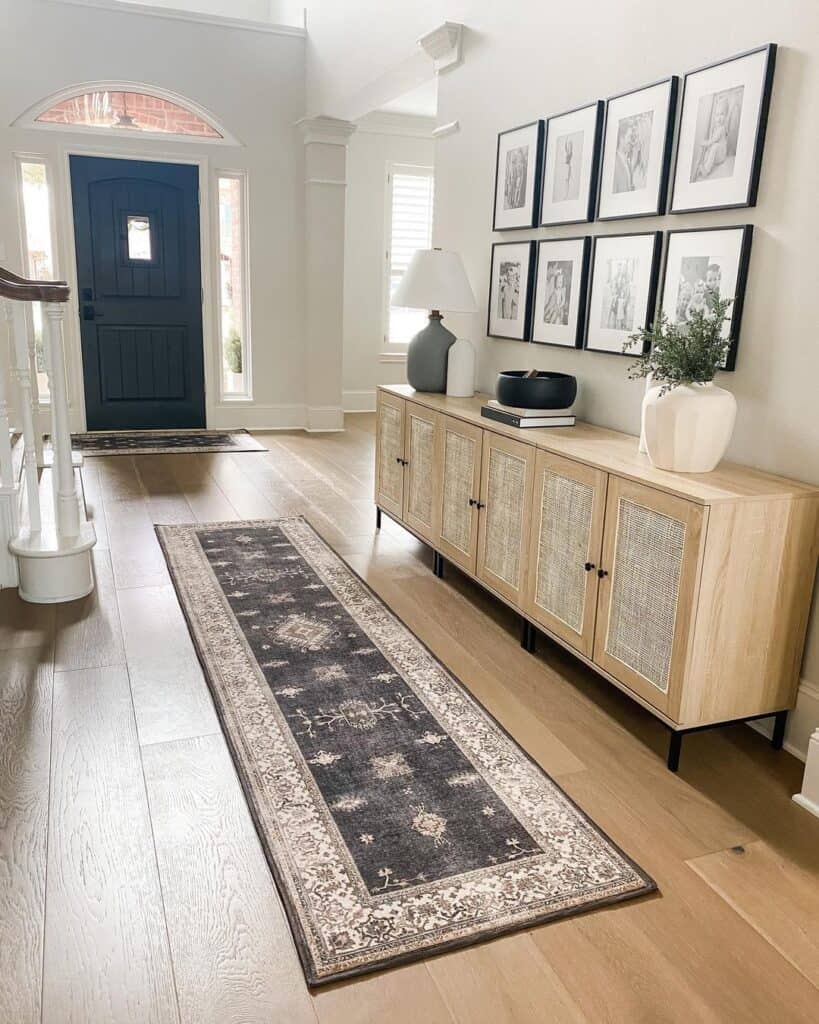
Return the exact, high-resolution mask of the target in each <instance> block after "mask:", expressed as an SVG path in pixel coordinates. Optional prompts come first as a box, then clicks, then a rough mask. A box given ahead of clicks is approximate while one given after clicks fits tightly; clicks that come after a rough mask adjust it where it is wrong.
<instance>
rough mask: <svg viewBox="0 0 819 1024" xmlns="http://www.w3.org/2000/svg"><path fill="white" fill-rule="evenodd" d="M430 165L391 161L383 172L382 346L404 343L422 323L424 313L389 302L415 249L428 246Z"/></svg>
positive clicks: (429, 242) (409, 339) (425, 315)
mask: <svg viewBox="0 0 819 1024" xmlns="http://www.w3.org/2000/svg"><path fill="white" fill-rule="evenodd" d="M433 188H434V178H433V173H432V168H431V167H414V166H408V165H405V164H391V165H389V167H388V171H387V232H386V234H387V251H386V287H385V297H386V309H385V318H384V348H385V349H387V350H389V349H390V348H392V346H396V345H397V346H406V345H407V344H408V343H409V342H410V341H411V340H412V337H413V335H415V334H417V333H418V331H420V330H421V328H422V327H423V326H424V325H425V324H426V322H427V316H428V313H426V312H424V310H419V309H393V308H392V306H391V305H390V301H391V298H392V295H393V292H394V291H395V289H396V288H397V287H398V282H399V281H400V280H401V278H402V277H403V276H404V271H405V270H406V269H407V267H408V266H409V262H410V260H411V259H412V255H413V253H414V252H415V250H416V249H429V247H430V246H431V245H432V199H433Z"/></svg>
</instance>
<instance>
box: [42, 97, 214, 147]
mask: <svg viewBox="0 0 819 1024" xmlns="http://www.w3.org/2000/svg"><path fill="white" fill-rule="evenodd" d="M34 121H35V123H36V124H45V125H65V126H66V127H69V126H72V125H73V126H77V127H81V128H101V129H108V130H111V129H114V130H125V131H132V132H151V133H154V134H157V133H158V134H161V135H187V136H191V135H192V136H196V137H198V138H201V139H223V138H224V135H223V133H222V132H220V131H218V130H217V129H216V128H214V126H213V125H212V124H209V123H208V122H207V121H206V120H204V118H203V117H202V116H201V115H199V114H197V113H195V112H194V111H193V110H189V109H187V108H185V107H183V106H181V105H180V104H179V103H174V102H172V101H171V100H169V99H165V98H164V97H162V96H156V95H153V94H151V93H149V92H137V91H133V92H132V91H120V90H115V89H93V90H91V91H88V92H81V93H78V94H77V95H76V96H71V97H69V98H68V99H61V100H60V101H59V102H57V103H55V104H54V105H53V106H50V107H48V109H47V110H44V111H42V113H39V114H37V116H36V117H35V118H34Z"/></svg>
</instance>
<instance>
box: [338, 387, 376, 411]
mask: <svg viewBox="0 0 819 1024" xmlns="http://www.w3.org/2000/svg"><path fill="white" fill-rule="evenodd" d="M342 404H343V406H344V411H345V412H375V388H370V389H368V390H367V391H345V392H344V393H343V395H342Z"/></svg>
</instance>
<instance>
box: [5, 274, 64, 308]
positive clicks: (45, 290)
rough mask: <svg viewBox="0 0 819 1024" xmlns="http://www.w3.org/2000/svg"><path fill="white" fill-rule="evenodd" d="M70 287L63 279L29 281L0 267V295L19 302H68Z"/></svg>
mask: <svg viewBox="0 0 819 1024" xmlns="http://www.w3.org/2000/svg"><path fill="white" fill-rule="evenodd" d="M70 295H71V289H70V288H69V287H68V284H67V283H66V282H65V281H31V280H29V279H27V278H25V277H20V276H19V275H18V274H15V273H13V272H12V271H11V270H6V268H5V267H0V297H2V298H4V299H17V300H18V301H20V302H68V298H69V296H70Z"/></svg>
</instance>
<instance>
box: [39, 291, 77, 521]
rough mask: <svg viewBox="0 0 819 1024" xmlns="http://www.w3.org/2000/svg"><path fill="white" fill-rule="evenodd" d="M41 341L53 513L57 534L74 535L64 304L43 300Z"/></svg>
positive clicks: (72, 471) (75, 490)
mask: <svg viewBox="0 0 819 1024" xmlns="http://www.w3.org/2000/svg"><path fill="white" fill-rule="evenodd" d="M42 310H43V341H44V348H45V357H46V363H47V365H48V367H49V371H50V373H49V386H50V388H51V448H52V451H53V453H54V455H53V461H52V467H53V468H52V473H53V474H54V481H55V486H54V494H55V501H56V507H55V515H56V521H57V535H58V536H59V537H76V536H77V534H78V533H79V532H80V515H79V495H78V494H77V487H76V482H75V480H74V467H73V465H72V461H71V427H70V424H69V419H68V392H67V385H66V378H65V357H64V355H63V318H64V316H65V305H64V304H63V303H59V302H44V303H43V304H42Z"/></svg>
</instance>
